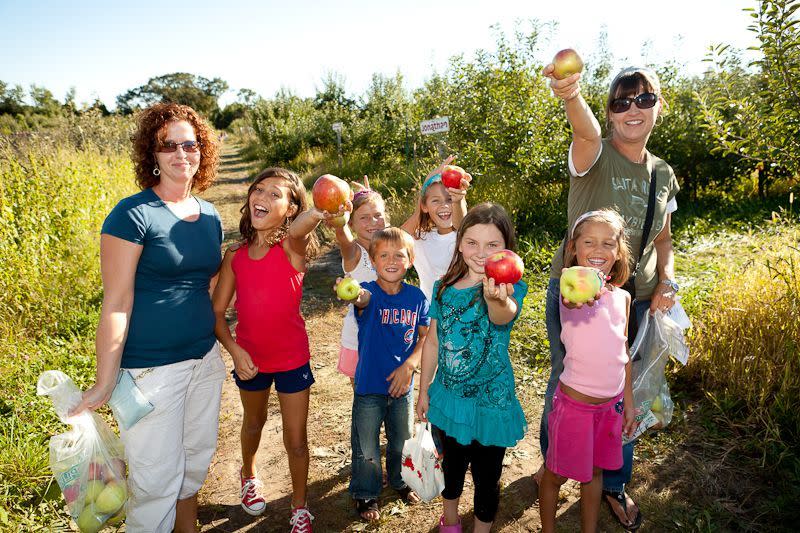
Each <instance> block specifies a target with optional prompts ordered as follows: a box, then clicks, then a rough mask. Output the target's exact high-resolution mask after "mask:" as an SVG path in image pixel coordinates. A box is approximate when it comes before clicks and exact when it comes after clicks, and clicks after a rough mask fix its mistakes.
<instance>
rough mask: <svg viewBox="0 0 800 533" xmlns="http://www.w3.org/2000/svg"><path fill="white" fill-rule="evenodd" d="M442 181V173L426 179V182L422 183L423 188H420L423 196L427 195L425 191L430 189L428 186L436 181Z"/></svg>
mask: <svg viewBox="0 0 800 533" xmlns="http://www.w3.org/2000/svg"><path fill="white" fill-rule="evenodd" d="M440 181H442V175H441V174H434V175H433V176H431V177H430V178H428V179H426V180H425V183H423V184H422V189H420V191H419V192H420V194H421V195H422V196H425V191H427V190H428V187H430V186H431V185H433V184H434V183H438V182H440Z"/></svg>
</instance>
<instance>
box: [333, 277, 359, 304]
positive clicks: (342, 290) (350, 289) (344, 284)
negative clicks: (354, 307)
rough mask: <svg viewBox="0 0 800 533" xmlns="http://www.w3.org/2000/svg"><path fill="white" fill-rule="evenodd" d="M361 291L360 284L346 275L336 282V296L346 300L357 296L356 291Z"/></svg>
mask: <svg viewBox="0 0 800 533" xmlns="http://www.w3.org/2000/svg"><path fill="white" fill-rule="evenodd" d="M360 291H361V285H359V283H358V282H357V281H356V280H354V279H353V278H350V277H347V278H342V280H341V281H340V282H339V283H337V284H336V296H338V297H339V298H341V299H342V300H345V301H347V302H349V301H352V300H355V299H356V298H358V293H359V292H360Z"/></svg>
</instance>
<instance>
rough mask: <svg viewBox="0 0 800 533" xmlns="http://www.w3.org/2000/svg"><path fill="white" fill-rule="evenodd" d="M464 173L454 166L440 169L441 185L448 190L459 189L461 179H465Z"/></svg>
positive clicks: (461, 169)
mask: <svg viewBox="0 0 800 533" xmlns="http://www.w3.org/2000/svg"><path fill="white" fill-rule="evenodd" d="M466 175H467V173H466V171H465V170H464V169H463V168H461V167H457V166H455V165H447V166H445V167H444V169H442V185H444V186H445V187H447V188H448V189H460V188H461V179H462V178H464V177H466Z"/></svg>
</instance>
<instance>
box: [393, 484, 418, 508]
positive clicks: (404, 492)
mask: <svg viewBox="0 0 800 533" xmlns="http://www.w3.org/2000/svg"><path fill="white" fill-rule="evenodd" d="M395 490H397V494H399V495H400V498H402V499H403V501H404V502H406V505H415V504H417V503H419V502H421V501H422V498H420V497H419V495H418V494H417V493H416V492H414V491H413V490H411V487H409V486H405V487H403V488H402V489H395ZM411 494H413V495H414V496H416V499H412V498H411Z"/></svg>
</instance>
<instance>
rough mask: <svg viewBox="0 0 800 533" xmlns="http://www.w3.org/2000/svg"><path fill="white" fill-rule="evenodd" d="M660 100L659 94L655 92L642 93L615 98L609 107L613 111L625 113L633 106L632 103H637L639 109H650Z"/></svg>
mask: <svg viewBox="0 0 800 533" xmlns="http://www.w3.org/2000/svg"><path fill="white" fill-rule="evenodd" d="M656 102H658V95H657V94H655V93H642V94H640V95H638V96H637V97H636V98H614V99H613V100H611V105H610V106H609V107H608V108H609V109H610V110H611V112H612V113H624V112H625V111H627V110H628V109H630V108H631V104H636V107H638V108H639V109H650V108H651V107H653V106H654V105H656Z"/></svg>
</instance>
